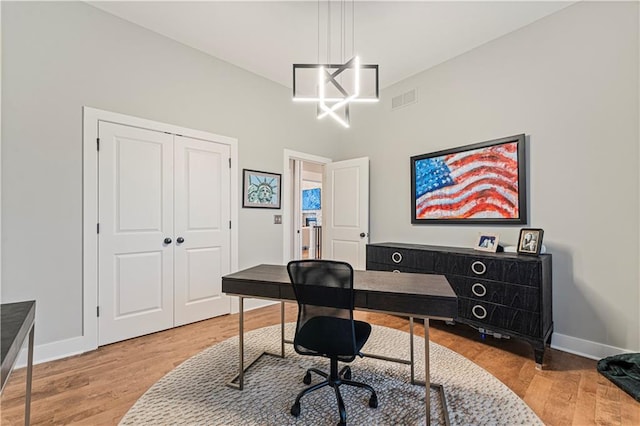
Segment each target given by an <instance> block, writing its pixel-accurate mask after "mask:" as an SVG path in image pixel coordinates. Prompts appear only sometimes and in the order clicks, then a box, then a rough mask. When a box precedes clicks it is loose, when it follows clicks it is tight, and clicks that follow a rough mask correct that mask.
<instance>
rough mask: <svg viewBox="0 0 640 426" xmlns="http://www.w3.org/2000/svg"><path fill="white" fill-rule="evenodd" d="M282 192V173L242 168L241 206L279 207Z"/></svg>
mask: <svg viewBox="0 0 640 426" xmlns="http://www.w3.org/2000/svg"><path fill="white" fill-rule="evenodd" d="M281 194H282V175H281V174H280V173H270V172H261V171H259V170H251V169H242V207H244V208H254V209H279V208H280V202H281Z"/></svg>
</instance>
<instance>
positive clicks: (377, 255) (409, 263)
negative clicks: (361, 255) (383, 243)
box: [367, 246, 433, 272]
mask: <svg viewBox="0 0 640 426" xmlns="http://www.w3.org/2000/svg"><path fill="white" fill-rule="evenodd" d="M367 262H372V263H377V264H382V265H391V266H402V267H406V268H414V270H415V271H416V272H430V271H433V253H431V252H425V251H421V250H409V249H403V248H395V247H371V246H367Z"/></svg>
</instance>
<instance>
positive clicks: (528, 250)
mask: <svg viewBox="0 0 640 426" xmlns="http://www.w3.org/2000/svg"><path fill="white" fill-rule="evenodd" d="M543 236H544V231H543V230H542V229H540V228H522V229H521V230H520V237H519V238H518V254H526V255H530V256H538V255H539V254H540V249H541V248H542V237H543Z"/></svg>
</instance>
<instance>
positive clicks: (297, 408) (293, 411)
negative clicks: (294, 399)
mask: <svg viewBox="0 0 640 426" xmlns="http://www.w3.org/2000/svg"><path fill="white" fill-rule="evenodd" d="M291 415H292V416H293V417H298V416H299V415H300V404H299V403H298V404H293V405H292V406H291Z"/></svg>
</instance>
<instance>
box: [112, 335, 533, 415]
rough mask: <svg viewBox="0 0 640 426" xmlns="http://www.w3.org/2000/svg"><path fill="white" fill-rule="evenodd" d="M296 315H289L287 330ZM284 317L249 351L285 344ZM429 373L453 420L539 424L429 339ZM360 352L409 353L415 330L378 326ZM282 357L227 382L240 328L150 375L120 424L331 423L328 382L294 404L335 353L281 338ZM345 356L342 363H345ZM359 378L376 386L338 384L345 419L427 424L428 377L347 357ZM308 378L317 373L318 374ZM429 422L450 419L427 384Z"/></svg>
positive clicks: (478, 371) (419, 351)
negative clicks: (317, 353) (374, 401)
mask: <svg viewBox="0 0 640 426" xmlns="http://www.w3.org/2000/svg"><path fill="white" fill-rule="evenodd" d="M293 333H294V324H292V323H290V324H287V325H286V336H288V338H290V337H291V336H293ZM423 345H424V339H423V338H421V337H418V336H416V337H415V348H414V350H415V357H416V376H417V378H418V379H423V378H424V355H423V351H424V349H423V348H424V346H423ZM279 348H280V326H279V325H276V326H271V327H265V328H262V329H259V330H254V331H251V332H249V333H246V334H245V359H246V360H252V359H254V358H255V357H256V356H258V355H259V354H260V353H262V352H263V351H265V350H267V351H270V352H272V353H279V350H280V349H279ZM429 350H430V359H431V363H430V366H431V380H432V382H435V383H440V384H442V385H444V389H445V394H446V396H447V404H448V408H449V418H450V420H451V424H453V425H483V424H488V425H500V424H502V425H515V424H526V425H532V424H535V425H542V422H541V421H540V419H539V418H538V417H537V416H536V414H535V413H534V412H533V411H532V410H531V409H530V408H529V407H528V406H527V405H526V404H525V403H524V402H523V401H522V400H521V399H520V398H519V397H518V396H517V395H516V394H515V393H513V392H512V391H511V390H510V389H509V388H508V387H507V386H505V385H504V384H503V383H502V382H500V381H499V380H498V379H496V378H495V377H493V376H492V375H491V374H489V373H488V372H486V371H485V370H483V369H482V368H480V367H478V366H477V365H476V364H474V363H473V362H471V361H469V360H468V359H466V358H464V357H463V356H461V355H459V354H457V353H455V352H453V351H451V350H449V349H447V348H445V347H443V346H440V345H438V344H436V343H433V342H431V343H430V346H429ZM363 352H368V353H375V354H379V355H386V356H391V357H396V358H403V359H409V358H408V357H409V334H408V333H405V332H402V331H398V330H394V329H390V328H386V327H380V326H375V325H374V326H373V332H372V334H371V337H370V338H369V341H368V342H367V344H366V345H365V347H364V348H363ZM285 354H286V357H285V358H284V359H282V358H278V357H272V356H263V357H261V358H260V360H258V362H256V363H255V364H254V365H253V366H252V367H251V368H250V369H249V370H248V371H247V373H246V374H245V388H244V390H242V391H239V390H236V389H232V388H230V387H228V386H226V383H227V382H228V381H229V380H231V379H232V378H233V377H234V376H235V375H236V374H237V359H238V337H237V336H236V337H233V338H230V339H228V340H225V341H223V342H221V343H218V344H217V345H214V346H212V347H210V348H208V349H205V350H204V351H202V352H201V353H199V354H198V355H195V356H193V357H192V358H190V359H188V360H187V361H185V362H184V363H182V364H181V365H180V366H178V367H177V368H176V369H175V370H173V371H171V372H170V373H169V374H167V375H166V376H165V377H163V378H162V379H160V381H158V383H156V384H155V385H153V386H152V387H151V388H150V389H149V390H148V391H147V392H146V393H145V394H144V395H143V396H142V397H141V398H140V399H139V400H138V401H137V402H136V403H135V404H134V406H133V407H132V408H131V409H130V410H129V411H128V412H127V414H126V415H125V416H124V418H123V419H122V420H121V422H120V424H121V425H145V424H147V425H261V426H262V425H314V426H316V425H318V426H319V425H335V424H337V423H338V421H339V420H340V417H339V414H338V408H337V403H336V397H335V393H334V391H333V389H332V388H330V387H325V388H323V389H320V390H317V391H315V392H312V393H310V394H308V395H307V396H305V397H304V398H303V399H302V401H301V407H302V412H301V414H300V416H299V417H298V418H295V417H293V416H292V415H291V414H290V413H289V410H290V409H291V405H292V404H293V402H294V401H295V398H296V395H297V394H298V392H300V391H301V390H303V389H304V388H306V385H305V384H304V383H302V378H303V377H304V373H305V371H306V369H307V368H310V367H316V368H318V369H320V370H323V371H328V369H329V360H328V359H324V358H321V357H309V356H300V355H298V354H296V353H295V351H294V350H293V346H292V345H288V344H287V345H285ZM341 365H342V364H341ZM351 371H352V376H353V380H357V381H361V382H365V383H368V384H369V385H371V386H373V388H374V389H375V390H376V393H377V394H378V408H377V409H373V408H369V405H368V400H369V393H368V392H367V391H365V390H363V389H359V388H353V387H351V386H344V387H341V389H340V391H341V393H342V397H343V399H344V402H345V406H346V410H347V424H349V425H421V424H425V406H424V386H416V385H411V384H410V383H409V378H410V371H409V366H408V365H404V364H399V363H393V362H388V361H382V360H377V359H373V358H366V357H365V358H356V360H355V361H354V362H353V363H351ZM312 380H313V381H312V383H318V382H319V381H320V377H319V376H317V375H315V374H314V375H312ZM430 395H431V419H432V421H431V424H435V425H441V424H444V417H443V416H442V411H441V410H442V406H441V404H440V399H439V397H438V393H437V392H436V391H435V390H434V389H432V390H431V394H430Z"/></svg>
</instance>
